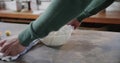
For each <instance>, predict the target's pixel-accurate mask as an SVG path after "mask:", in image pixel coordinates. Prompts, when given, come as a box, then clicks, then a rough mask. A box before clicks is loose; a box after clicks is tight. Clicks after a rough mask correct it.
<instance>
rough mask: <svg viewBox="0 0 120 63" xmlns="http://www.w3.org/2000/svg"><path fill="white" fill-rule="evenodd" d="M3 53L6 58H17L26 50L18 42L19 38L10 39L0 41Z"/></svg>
mask: <svg viewBox="0 0 120 63" xmlns="http://www.w3.org/2000/svg"><path fill="white" fill-rule="evenodd" d="M0 47H1V52H2V53H4V55H5V56H15V55H17V54H19V53H21V52H22V51H24V49H25V48H26V47H25V46H22V45H21V44H20V42H19V40H18V37H17V36H14V37H10V38H9V39H6V40H1V41H0Z"/></svg>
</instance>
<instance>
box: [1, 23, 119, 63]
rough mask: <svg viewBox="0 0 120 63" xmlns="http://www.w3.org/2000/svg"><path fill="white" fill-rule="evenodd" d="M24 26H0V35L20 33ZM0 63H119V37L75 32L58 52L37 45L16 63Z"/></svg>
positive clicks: (91, 32)
mask: <svg viewBox="0 0 120 63" xmlns="http://www.w3.org/2000/svg"><path fill="white" fill-rule="evenodd" d="M25 27H26V25H21V24H6V23H0V31H4V30H6V29H9V30H11V31H12V33H13V34H17V33H19V32H20V31H21V30H23V29H24V28H25ZM0 63H120V33H115V32H102V31H90V30H75V31H74V32H73V34H72V37H71V38H70V39H69V41H68V42H67V43H66V44H64V45H63V46H61V47H59V48H51V47H47V46H45V45H42V46H41V45H40V44H39V45H37V47H35V48H33V49H32V50H31V51H29V52H28V53H27V54H25V55H24V56H23V57H22V58H20V59H19V60H17V61H15V62H3V61H0Z"/></svg>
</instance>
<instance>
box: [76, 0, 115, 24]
mask: <svg viewBox="0 0 120 63" xmlns="http://www.w3.org/2000/svg"><path fill="white" fill-rule="evenodd" d="M113 2H114V0H102V1H101V0H93V1H92V2H91V3H90V4H89V5H88V7H86V9H85V10H84V11H83V12H82V13H81V14H80V15H79V16H78V17H77V20H78V21H80V22H81V21H82V20H83V19H84V18H87V17H90V16H92V15H94V14H96V13H98V12H99V11H101V10H103V9H105V8H106V7H108V6H109V5H110V4H112V3H113Z"/></svg>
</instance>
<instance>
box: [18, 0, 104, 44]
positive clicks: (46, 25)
mask: <svg viewBox="0 0 120 63" xmlns="http://www.w3.org/2000/svg"><path fill="white" fill-rule="evenodd" d="M93 1H95V0H53V1H52V3H51V4H50V6H49V7H48V8H47V9H46V11H45V12H44V13H43V14H42V15H41V16H40V17H39V18H38V19H36V20H35V21H34V22H31V23H30V25H29V26H28V27H27V28H26V29H25V30H24V31H23V32H22V33H20V34H19V41H20V43H21V44H22V45H23V46H28V45H29V43H30V42H31V41H33V40H34V39H36V38H43V37H45V36H46V35H48V33H49V32H51V31H53V30H58V29H59V28H60V27H61V26H63V25H65V24H66V23H68V22H69V21H70V20H72V19H73V18H76V17H77V16H79V14H80V13H82V11H84V10H85V9H86V8H87V7H88V5H89V4H90V3H92V2H93ZM98 1H99V3H101V2H102V3H104V2H105V1H106V0H98ZM97 3H98V2H97ZM99 3H98V4H99ZM92 4H96V2H94V3H92ZM93 8H94V6H93Z"/></svg>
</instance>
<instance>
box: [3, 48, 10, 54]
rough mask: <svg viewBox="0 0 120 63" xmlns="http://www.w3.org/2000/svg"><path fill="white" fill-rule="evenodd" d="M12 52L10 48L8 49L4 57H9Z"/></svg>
mask: <svg viewBox="0 0 120 63" xmlns="http://www.w3.org/2000/svg"><path fill="white" fill-rule="evenodd" d="M10 51H11V48H8V49H7V50H6V51H5V53H4V55H5V56H9V54H10Z"/></svg>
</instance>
